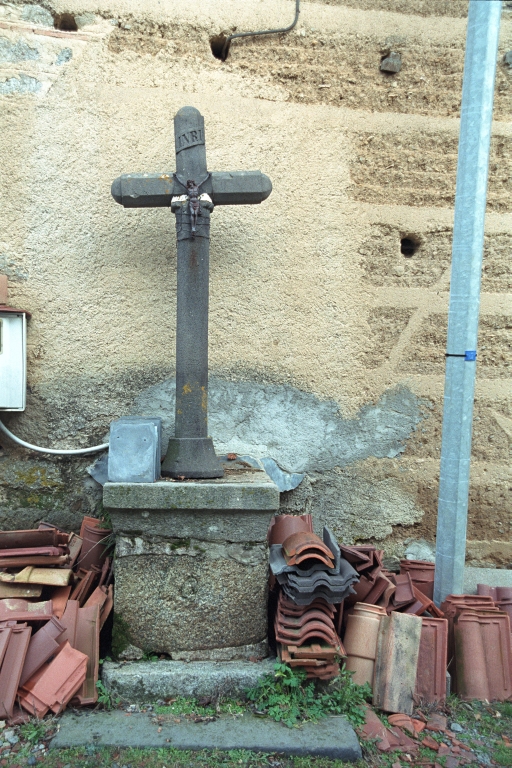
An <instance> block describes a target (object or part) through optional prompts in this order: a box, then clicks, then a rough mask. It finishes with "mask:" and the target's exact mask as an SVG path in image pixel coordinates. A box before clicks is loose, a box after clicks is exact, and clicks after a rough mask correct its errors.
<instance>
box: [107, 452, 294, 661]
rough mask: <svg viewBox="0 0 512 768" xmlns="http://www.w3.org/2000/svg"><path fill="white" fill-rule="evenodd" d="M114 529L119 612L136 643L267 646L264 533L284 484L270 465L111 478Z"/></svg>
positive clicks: (233, 653) (234, 650)
mask: <svg viewBox="0 0 512 768" xmlns="http://www.w3.org/2000/svg"><path fill="white" fill-rule="evenodd" d="M103 503H104V506H105V508H106V509H107V510H108V511H109V513H110V517H111V519H112V525H113V528H114V532H115V534H116V560H115V604H114V611H115V621H116V631H120V632H121V633H122V632H125V634H126V635H127V636H129V641H130V642H131V644H132V645H133V646H135V647H136V648H140V649H141V650H142V651H145V652H155V653H168V654H170V656H171V658H172V659H181V660H185V661H192V660H200V659H205V660H206V659H208V660H223V661H228V660H232V659H240V658H249V657H251V656H263V655H265V652H266V638H267V580H268V558H267V546H266V534H267V529H268V525H269V522H270V519H271V517H272V515H273V514H274V513H275V511H276V510H277V509H278V507H279V491H278V489H277V487H276V486H275V485H274V483H273V482H272V481H271V480H270V478H269V477H268V475H267V474H266V473H265V472H262V471H260V470H253V469H248V468H243V469H231V468H229V464H228V469H227V471H226V474H225V476H224V477H223V478H219V479H218V480H194V481H185V482H174V481H172V480H169V481H161V482H157V483H106V484H105V486H104V490H103Z"/></svg>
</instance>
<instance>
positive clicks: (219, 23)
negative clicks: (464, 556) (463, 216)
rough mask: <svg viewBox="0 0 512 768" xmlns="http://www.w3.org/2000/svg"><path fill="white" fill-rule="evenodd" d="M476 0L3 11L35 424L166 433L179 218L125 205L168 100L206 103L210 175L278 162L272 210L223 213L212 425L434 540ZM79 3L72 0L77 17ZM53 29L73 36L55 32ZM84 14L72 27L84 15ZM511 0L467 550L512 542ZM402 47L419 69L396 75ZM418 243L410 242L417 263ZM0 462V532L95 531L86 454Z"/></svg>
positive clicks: (2, 110) (350, 519) (370, 527)
mask: <svg viewBox="0 0 512 768" xmlns="http://www.w3.org/2000/svg"><path fill="white" fill-rule="evenodd" d="M466 8H467V2H464V0H449V1H448V0H428V2H427V1H426V0H407V1H406V0H329V1H328V2H307V0H304V1H303V3H302V9H301V15H300V22H299V25H298V26H297V28H296V30H294V32H292V33H291V34H289V35H287V36H284V37H267V38H259V39H256V40H254V39H249V40H246V41H235V42H234V43H233V45H232V49H231V53H230V56H229V59H228V61H227V62H225V63H223V62H220V61H219V60H217V59H216V58H214V56H213V55H212V53H211V49H210V42H209V41H210V38H211V37H212V36H214V35H218V34H219V33H220V32H222V31H231V30H233V29H234V28H235V27H236V29H237V30H239V31H240V30H249V29H260V28H268V27H269V26H270V27H271V26H283V25H286V24H288V23H290V21H291V19H292V17H293V3H292V2H291V0H277V1H274V2H270V0H261V2H244V3H238V2H235V0H209V2H208V3H188V4H185V3H179V4H178V3H176V2H171V0H161V1H160V2H156V0H143V1H142V2H139V3H137V4H134V3H133V2H129V1H128V0H112V2H110V3H108V4H107V3H105V2H102V1H101V0H51V1H50V0H48V2H43V3H42V4H41V6H30V5H27V4H21V3H13V4H4V5H3V6H0V137H1V138H0V153H1V157H2V173H1V175H0V190H1V191H0V195H1V210H2V231H1V234H0V272H1V273H4V274H7V275H9V278H10V303H11V304H12V305H14V306H19V307H23V308H26V309H28V310H30V311H31V312H32V314H33V317H32V320H31V321H30V324H29V336H28V344H29V361H28V366H29V368H28V370H29V393H28V405H27V409H26V412H25V413H24V414H22V415H18V414H17V415H11V416H7V417H3V418H5V419H6V423H7V424H8V426H9V427H10V428H11V429H12V430H13V431H14V432H15V433H17V434H19V435H20V436H21V437H23V438H25V439H27V440H29V441H31V442H35V443H38V444H43V445H51V446H62V447H76V446H85V445H89V444H94V443H97V442H102V441H103V439H104V437H105V435H106V433H107V431H108V426H109V423H110V421H111V420H112V419H114V418H117V417H118V416H121V415H124V414H127V413H145V414H150V413H157V414H158V415H164V416H165V417H166V421H167V430H169V429H170V427H171V426H172V399H173V392H172V376H173V365H174V338H175V252H176V249H175V240H174V220H173V216H172V215H171V214H170V212H169V211H168V210H164V209H154V210H153V209H144V210H130V211H126V210H124V209H122V208H121V207H120V206H117V205H116V204H115V203H114V201H113V200H112V198H111V197H110V184H111V182H112V180H113V179H114V178H115V177H116V176H118V175H120V174H121V173H124V172H129V171H148V172H150V171H151V172H153V171H160V170H162V171H172V170H173V168H174V157H173V153H174V144H173V133H172V117H173V115H174V113H175V112H176V111H177V110H178V109H179V108H180V107H181V106H183V105H185V104H192V105H194V106H196V107H198V108H199V109H200V110H201V111H202V113H203V114H204V116H205V121H206V142H207V156H208V161H209V167H210V168H211V169H212V170H230V169H233V170H237V169H261V170H262V171H263V172H265V173H267V174H268V175H269V176H270V177H271V179H272V181H273V185H274V190H273V193H272V195H271V197H270V198H269V199H268V200H267V201H266V202H265V203H263V204H262V205H261V206H258V207H247V208H243V207H240V208H231V209H228V208H219V209H218V210H216V211H215V212H214V214H213V216H212V249H211V293H210V370H211V373H212V395H211V403H210V425H211V431H212V435H213V437H214V441H215V442H216V444H217V446H218V448H219V449H223V450H234V451H237V452H240V453H243V452H252V453H253V454H255V455H266V456H273V457H274V458H275V459H276V460H277V461H278V462H279V463H280V464H281V466H282V467H283V468H285V469H288V470H292V471H306V472H307V477H306V479H305V481H304V482H303V484H302V485H301V486H300V487H299V488H298V489H297V490H296V491H292V492H290V493H288V494H284V495H283V507H284V508H286V509H293V510H296V511H300V510H308V511H309V510H311V511H312V512H313V514H314V516H315V520H316V524H317V525H320V524H321V523H322V522H323V521H327V522H328V523H329V524H330V525H332V527H333V528H334V529H335V530H336V532H337V533H338V535H339V536H340V537H341V538H344V539H345V540H346V541H361V540H366V539H374V540H376V541H384V542H385V546H386V548H387V550H388V552H390V553H397V554H399V553H400V552H401V551H402V547H403V542H404V541H405V540H407V539H408V538H414V539H416V538H420V537H424V538H426V539H427V540H429V541H432V540H433V536H434V533H435V515H436V501H437V481H438V471H439V449H440V430H441V410H442V392H443V382H444V351H445V328H446V315H447V306H448V287H449V264H450V241H451V226H452V218H453V209H452V205H453V196H454V189H455V168H456V155H457V136H458V110H459V105H460V93H461V78H462V69H463V57H464V42H465V23H466V21H465V13H466ZM66 14H67V15H66ZM54 24H56V25H57V27H59V26H60V29H56V28H55V27H54ZM73 24H75V25H76V27H77V30H76V31H69V30H66V29H65V27H69V26H70V25H71V26H73ZM511 29H512V9H511V8H510V3H504V11H503V22H502V32H501V44H500V53H499V63H498V73H497V80H496V93H495V124H494V130H493V139H492V154H491V172H490V182H489V196H488V215H487V221H486V243H485V260H484V271H483V281H482V290H483V295H482V305H481V326H480V338H479V358H478V360H479V364H478V372H477V390H476V402H475V426H474V445H473V465H472V480H471V494H470V501H469V529H468V536H469V541H468V559H469V560H470V561H471V562H473V563H474V564H476V563H480V564H485V563H495V564H498V565H508V564H510V563H511V561H512V546H511V545H510V539H511V536H510V534H511V517H510V496H509V495H508V494H509V491H508V489H509V487H510V482H509V481H510V477H509V473H508V460H509V442H510V435H511V432H512V414H511V408H510V384H509V380H507V371H508V368H507V365H508V364H509V362H510V355H509V351H510V347H509V344H510V331H509V330H508V331H507V328H508V329H509V324H510V294H507V291H508V290H509V288H510V277H509V273H507V269H508V264H509V263H510V246H511V242H512V227H511V216H510V214H511V187H510V178H511V159H512V153H511V151H510V135H511V128H510V113H511V82H512V69H511V68H509V67H508V66H507V65H506V64H505V63H504V61H503V56H504V53H505V52H506V51H507V50H509V49H510V48H512V39H511ZM389 50H395V51H398V52H399V53H400V54H401V56H402V63H403V66H402V71H401V72H400V73H399V74H396V75H386V74H384V73H382V72H380V71H379V63H380V60H381V57H382V56H383V55H384V54H385V53H386V52H388V51H389ZM402 238H410V239H412V240H414V241H415V243H416V244H417V250H416V252H415V253H414V254H413V255H412V256H411V257H407V256H404V255H403V254H402V253H401V251H400V242H401V239H402ZM0 444H1V445H2V446H3V451H2V452H1V454H0V455H1V456H2V458H0V492H1V500H0V527H23V526H25V525H32V524H33V523H35V522H36V521H37V520H39V519H41V518H44V517H49V518H51V519H52V520H55V521H58V520H60V521H61V522H62V523H63V524H64V525H67V526H72V525H76V521H77V520H78V519H79V517H80V516H81V515H82V514H83V513H84V512H91V511H94V509H95V508H96V507H97V504H98V499H99V498H100V494H99V493H98V488H97V487H95V484H94V482H93V481H92V480H91V479H90V478H88V476H87V475H86V473H85V467H86V466H87V464H89V463H90V462H89V461H84V460H81V461H78V460H72V461H70V460H48V459H45V458H43V457H37V456H35V455H30V454H27V453H26V452H21V451H16V450H14V449H13V447H12V445H10V444H9V443H8V441H7V440H3V439H2V441H0Z"/></svg>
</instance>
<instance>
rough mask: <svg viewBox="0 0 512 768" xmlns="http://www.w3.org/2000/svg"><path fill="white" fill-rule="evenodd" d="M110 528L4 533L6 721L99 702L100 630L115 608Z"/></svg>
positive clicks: (0, 618)
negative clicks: (109, 553)
mask: <svg viewBox="0 0 512 768" xmlns="http://www.w3.org/2000/svg"><path fill="white" fill-rule="evenodd" d="M110 534H111V531H109V530H105V529H103V528H101V523H100V521H99V520H96V519H95V518H87V517H86V518H84V520H83V523H82V528H81V531H80V536H77V535H76V534H74V533H70V534H68V533H65V532H64V531H61V530H59V529H58V528H57V527H55V526H53V525H50V524H48V523H41V525H40V526H39V528H38V529H36V530H27V531H0V568H1V570H0V719H6V720H8V721H9V722H10V723H11V724H16V723H19V722H23V720H25V719H28V718H29V717H30V716H31V715H35V716H36V717H39V718H41V717H44V715H45V714H46V713H47V712H49V711H52V712H54V713H58V712H61V711H62V710H63V709H64V708H65V707H66V706H67V704H68V703H69V702H70V701H72V702H73V704H75V705H82V704H93V703H95V702H96V701H97V688H96V682H97V680H98V664H99V633H100V629H101V627H102V626H103V625H104V623H105V621H106V619H107V617H108V615H109V613H110V611H111V610H112V606H113V587H112V584H111V580H112V568H111V559H110V558H109V557H108V556H107V552H108V539H109V536H110Z"/></svg>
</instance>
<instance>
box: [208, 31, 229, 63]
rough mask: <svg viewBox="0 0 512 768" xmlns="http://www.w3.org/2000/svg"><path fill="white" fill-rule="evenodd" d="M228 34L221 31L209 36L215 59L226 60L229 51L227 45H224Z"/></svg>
mask: <svg viewBox="0 0 512 768" xmlns="http://www.w3.org/2000/svg"><path fill="white" fill-rule="evenodd" d="M227 39H228V36H227V35H226V34H224V32H221V33H220V35H214V36H213V37H210V48H211V51H212V53H213V55H214V56H215V58H216V59H219V61H226V59H227V57H228V53H229V45H227V46H226V40H227Z"/></svg>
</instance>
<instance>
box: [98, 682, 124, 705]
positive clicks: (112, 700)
mask: <svg viewBox="0 0 512 768" xmlns="http://www.w3.org/2000/svg"><path fill="white" fill-rule="evenodd" d="M96 688H97V689H98V704H99V705H101V706H102V707H103V709H107V710H109V711H110V710H111V709H114V708H115V707H117V705H118V704H119V703H120V702H121V699H120V698H119V697H118V696H115V695H114V694H113V693H111V691H109V690H108V688H106V687H105V685H104V683H102V682H101V680H97V681H96Z"/></svg>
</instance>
